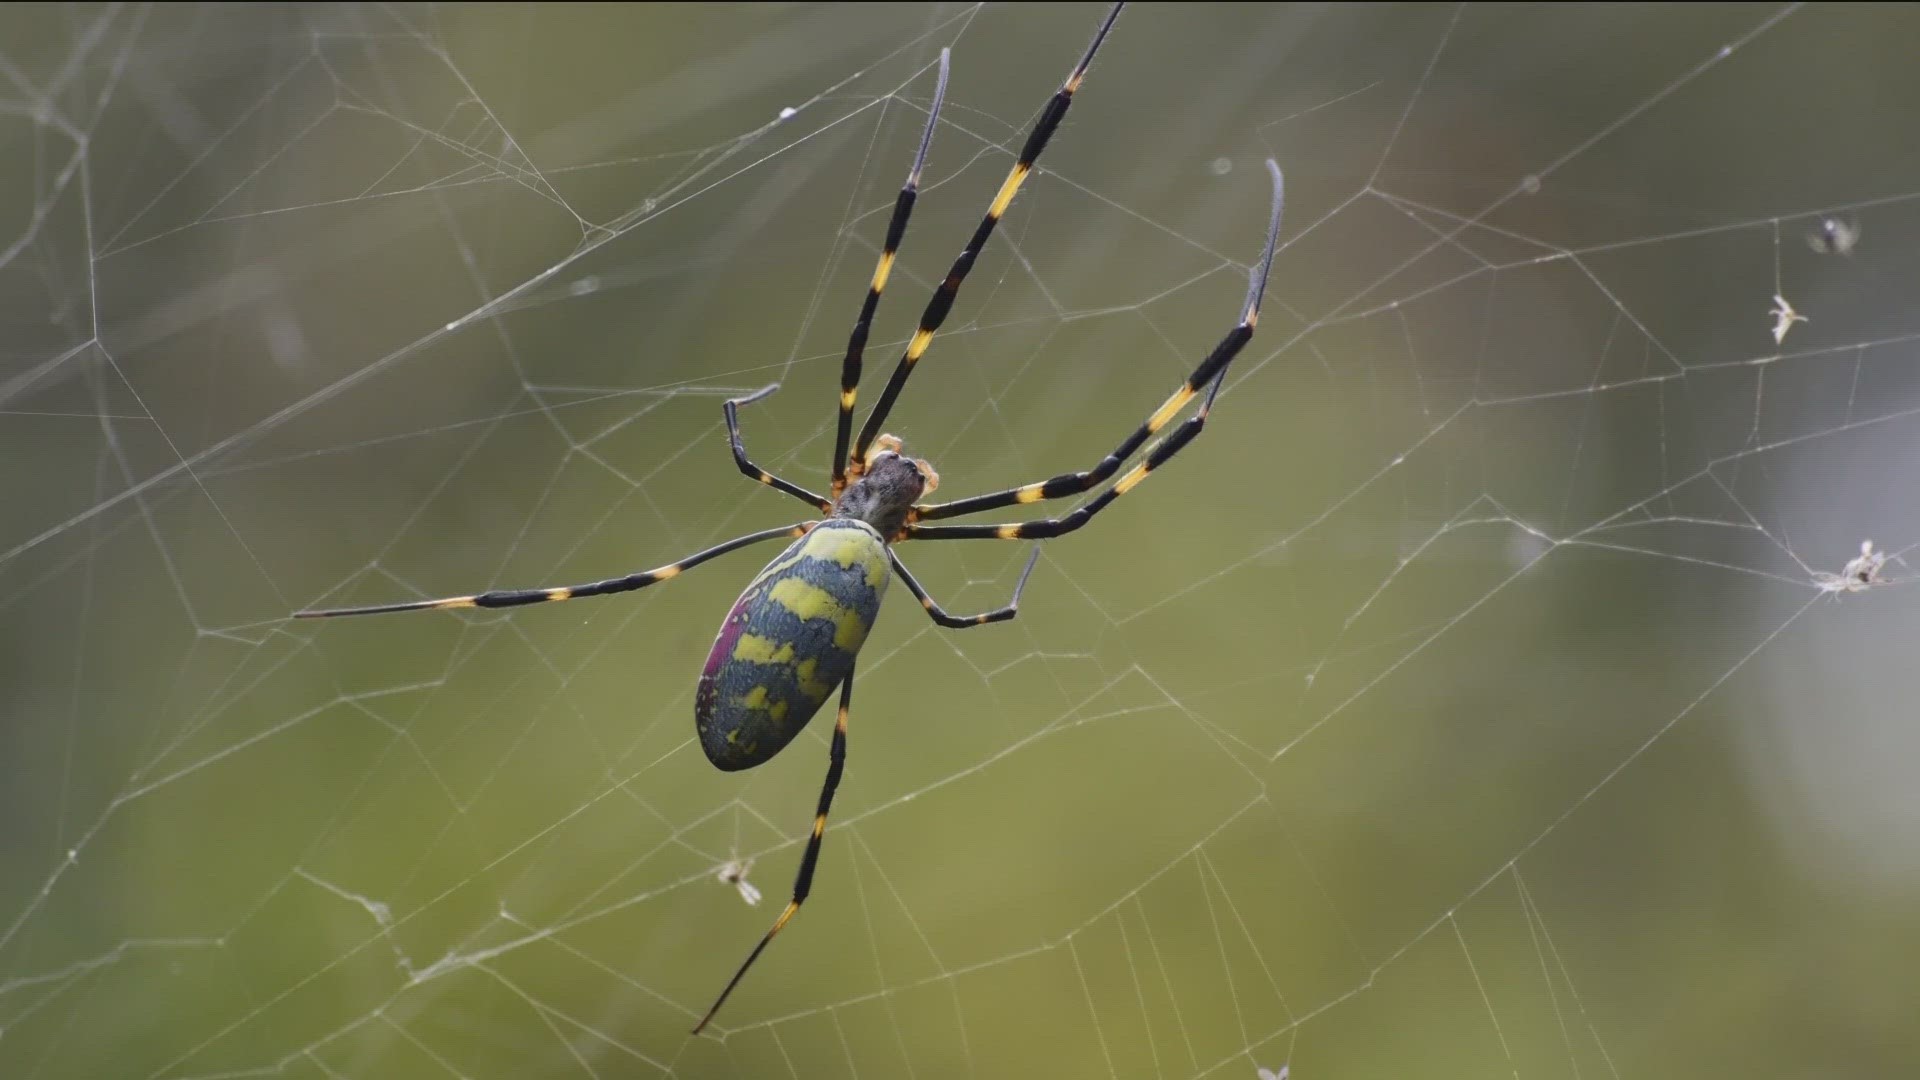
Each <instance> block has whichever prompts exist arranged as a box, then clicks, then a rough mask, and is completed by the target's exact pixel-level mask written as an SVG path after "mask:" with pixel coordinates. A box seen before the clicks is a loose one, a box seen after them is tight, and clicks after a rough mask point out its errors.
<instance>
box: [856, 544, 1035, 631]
mask: <svg viewBox="0 0 1920 1080" xmlns="http://www.w3.org/2000/svg"><path fill="white" fill-rule="evenodd" d="M887 557H888V558H889V559H892V560H893V572H894V573H896V574H899V575H900V580H901V581H904V582H906V583H907V591H908V592H910V593H912V594H913V598H914V599H915V600H918V601H920V606H921V607H923V608H925V609H926V611H927V615H928V616H929V617H931V618H932V619H933V621H934V622H936V623H939V624H940V625H941V626H944V627H946V628H948V629H950V630H962V629H965V628H966V627H969V626H984V625H986V624H987V623H995V622H1006V621H1007V620H1008V619H1011V618H1013V617H1014V616H1015V615H1018V614H1019V613H1020V594H1021V593H1023V592H1026V591H1027V579H1028V578H1030V577H1032V576H1033V564H1034V563H1037V562H1039V561H1040V549H1039V548H1037V547H1036V548H1034V549H1033V554H1031V555H1029V556H1027V565H1026V568H1025V569H1023V570H1021V571H1020V580H1019V581H1018V582H1016V583H1015V584H1014V586H1013V599H1011V600H1008V601H1007V605H1006V606H1005V607H997V608H994V609H993V610H992V611H983V612H981V613H980V614H978V615H950V614H948V613H947V609H946V608H943V607H941V606H940V604H939V602H937V601H936V600H934V598H933V597H932V596H929V595H928V594H927V590H926V589H924V588H921V586H920V583H919V582H918V581H915V580H914V577H913V574H912V573H910V572H909V571H908V570H907V564H906V563H903V562H901V561H900V553H899V552H897V551H895V550H893V549H892V548H888V549H887Z"/></svg>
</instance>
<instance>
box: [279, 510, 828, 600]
mask: <svg viewBox="0 0 1920 1080" xmlns="http://www.w3.org/2000/svg"><path fill="white" fill-rule="evenodd" d="M817 524H819V522H817V521H803V522H800V523H799V524H797V525H782V526H780V527H779V528H777V529H763V530H761V531H760V532H757V533H748V534H747V535H745V536H741V537H736V538H734V539H732V540H729V541H727V542H726V543H724V544H715V545H714V546H713V547H710V548H708V549H706V550H705V551H696V552H694V553H693V554H692V555H689V556H687V557H686V558H684V559H681V560H680V561H679V562H676V563H668V564H667V565H666V566H661V567H657V568H655V569H652V570H643V571H641V572H640V573H637V574H628V575H627V576H625V577H617V578H607V579H606V580H605V581H593V582H588V583H587V584H585V585H562V586H559V587H556V588H548V589H504V590H496V591H493V592H483V593H475V594H474V595H472V596H448V597H443V598H441V599H439V600H410V601H407V602H405V603H400V604H376V605H374V606H372V607H352V608H327V609H323V610H314V611H296V612H294V613H293V617H294V618H296V619H329V618H333V617H335V616H340V615H386V614H389V613H391V612H395V611H441V610H445V609H449V608H504V607H520V606H522V605H525V604H550V603H554V602H556V601H560V600H578V599H580V598H582V597H586V596H607V595H610V594H612V593H623V592H632V591H634V590H635V589H644V588H646V587H647V586H649V585H655V584H658V583H660V582H662V581H666V580H667V579H669V578H674V577H679V576H680V573H681V572H682V571H684V570H691V569H693V568H694V567H696V566H699V565H700V564H701V563H703V562H706V561H707V560H708V559H712V558H716V557H718V556H721V555H725V554H726V553H727V552H729V551H738V550H739V549H741V548H743V547H746V546H748V545H750V544H758V543H760V542H761V541H762V540H775V539H778V538H780V537H783V536H785V537H800V536H805V535H806V534H807V532H808V530H810V529H812V528H813V527H814V526H815V525H817Z"/></svg>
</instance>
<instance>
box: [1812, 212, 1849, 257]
mask: <svg viewBox="0 0 1920 1080" xmlns="http://www.w3.org/2000/svg"><path fill="white" fill-rule="evenodd" d="M1859 242H1860V224H1859V222H1856V221H1848V220H1846V219H1844V218H1838V217H1834V216H1833V215H1831V214H1829V215H1828V216H1826V217H1823V218H1821V219H1820V221H1819V223H1818V224H1816V225H1814V227H1813V231H1812V232H1810V233H1808V234H1807V246H1808V247H1810V248H1812V249H1813V250H1814V251H1816V252H1818V253H1819V254H1821V255H1851V254H1853V247H1854V245H1855V244H1858V243H1859Z"/></svg>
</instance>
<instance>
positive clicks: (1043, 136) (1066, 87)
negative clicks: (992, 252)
mask: <svg viewBox="0 0 1920 1080" xmlns="http://www.w3.org/2000/svg"><path fill="white" fill-rule="evenodd" d="M1125 6H1126V5H1124V4H1115V5H1114V6H1113V9H1112V10H1111V11H1109V12H1107V17H1106V18H1105V19H1103V20H1101V22H1100V29H1099V30H1098V31H1096V32H1095V33H1094V35H1093V42H1092V43H1091V44H1089V45H1088V46H1087V51H1086V53H1085V54H1083V55H1082V56H1081V57H1080V62H1079V63H1078V64H1075V65H1074V67H1073V71H1072V73H1070V74H1069V75H1068V76H1067V81H1066V82H1064V83H1062V84H1061V85H1060V89H1058V90H1056V91H1054V94H1053V97H1052V98H1050V99H1048V101H1047V106H1046V108H1044V109H1042V110H1041V111H1040V119H1038V120H1036V121H1034V125H1033V129H1032V130H1031V131H1029V132H1028V133H1027V141H1026V143H1025V144H1024V145H1023V146H1021V148H1020V157H1019V158H1018V159H1017V160H1016V161H1015V162H1014V163H1013V168H1012V170H1010V171H1009V172H1008V173H1007V178H1006V179H1005V180H1003V181H1001V182H1000V191H999V192H998V193H997V194H996V195H994V197H993V202H992V203H990V204H988V206H987V212H986V215H985V216H984V217H982V218H981V219H980V224H979V225H978V226H977V227H976V228H975V229H974V230H973V235H972V236H971V237H969V238H968V239H967V244H966V246H965V247H963V248H961V249H960V254H959V255H958V256H956V257H955V258H954V260H953V265H952V266H951V267H949V268H948V269H947V276H946V278H945V279H944V280H942V281H941V282H940V286H939V287H938V288H936V289H935V290H934V291H933V296H932V298H931V299H929V300H928V301H927V307H926V310H925V311H923V312H922V313H921V314H920V326H919V328H918V329H916V330H915V331H914V332H913V337H912V338H911V339H909V340H908V342H907V351H906V352H905V353H903V354H902V355H901V357H900V362H899V363H898V364H896V365H895V366H894V369H893V374H892V375H891V376H889V377H888V378H887V385H886V387H885V389H883V390H881V391H880V400H879V401H878V402H876V403H875V404H874V406H873V411H872V412H871V413H868V414H867V422H866V423H864V424H862V425H861V426H860V437H859V439H857V440H855V442H854V444H853V456H852V459H851V462H852V464H851V467H852V468H853V470H854V473H855V475H858V474H859V470H860V468H861V466H862V464H863V463H864V462H865V460H866V456H867V447H869V446H871V445H873V440H874V439H876V438H878V437H879V435H880V425H882V424H884V423H886V419H887V413H888V411H890V410H891V409H892V408H893V403H894V400H895V399H896V398H898V397H899V396H900V389H901V388H902V387H904V386H905V385H906V384H907V376H908V375H911V374H913V365H915V364H917V363H919V362H920V357H921V356H922V355H923V354H924V353H925V352H926V351H927V344H928V343H929V342H931V341H932V340H933V335H934V333H935V332H936V331H938V330H939V329H940V324H941V323H944V322H946V321H947V313H948V312H949V311H951V310H953V300H954V297H956V296H958V295H959V294H960V283H961V282H963V281H965V280H966V278H967V272H968V271H970V270H972V269H973V263H974V260H975V259H978V258H979V257H980V249H981V248H983V247H985V246H986V243H987V238H988V237H990V236H992V235H993V227H994V226H995V225H997V224H999V222H1000V217H1001V215H1003V214H1005V213H1006V212H1007V207H1008V206H1009V205H1011V204H1012V203H1013V197H1014V196H1015V195H1017V194H1019V193H1020V185H1021V184H1024V183H1026V181H1027V176H1028V174H1030V173H1032V172H1033V163H1034V162H1035V161H1036V160H1038V159H1039V157H1040V152H1041V151H1042V150H1045V149H1046V148H1047V140H1049V139H1051V138H1053V133H1054V131H1055V130H1056V129H1057V128H1059V126H1060V120H1061V118H1062V117H1064V116H1066V115H1067V107H1068V106H1069V105H1072V104H1073V95H1074V92H1075V91H1077V90H1079V89H1080V80H1082V79H1084V78H1085V77H1086V74H1087V68H1088V66H1090V65H1091V64H1092V63H1093V55H1094V54H1095V53H1096V52H1099V51H1100V43H1101V42H1103V41H1105V40H1106V38H1107V31H1109V30H1111V29H1113V22H1114V20H1115V19H1117V18H1119V17H1120V9H1121V8H1122V7H1125Z"/></svg>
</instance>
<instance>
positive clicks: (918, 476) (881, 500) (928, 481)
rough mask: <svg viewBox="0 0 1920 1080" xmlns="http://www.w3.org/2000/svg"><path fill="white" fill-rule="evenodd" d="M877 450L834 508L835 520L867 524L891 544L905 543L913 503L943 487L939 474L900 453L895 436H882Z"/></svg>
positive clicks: (876, 441)
mask: <svg viewBox="0 0 1920 1080" xmlns="http://www.w3.org/2000/svg"><path fill="white" fill-rule="evenodd" d="M874 447H875V449H874V451H873V453H871V454H869V455H867V464H866V468H865V469H863V470H861V472H860V476H859V479H857V480H855V481H853V483H851V484H849V485H847V489H846V491H844V492H842V493H841V495H840V499H839V501H838V502H836V503H834V504H833V516H834V517H837V518H855V519H858V520H860V521H864V522H866V523H867V524H869V525H871V526H873V527H874V528H875V529H877V530H879V532H880V535H881V536H884V537H886V538H887V539H889V540H900V539H905V535H906V526H907V522H908V521H909V520H910V519H911V518H912V515H913V504H914V502H915V501H916V500H918V499H919V498H920V496H922V495H925V494H926V493H927V492H929V491H932V490H933V489H934V488H936V487H939V486H940V474H939V473H936V472H934V471H933V466H931V465H929V464H927V463H926V462H925V461H922V460H920V459H919V458H910V457H907V456H906V455H904V454H902V453H900V451H899V448H900V440H899V439H898V438H896V437H894V436H892V435H882V436H880V438H879V439H877V440H875V442H874Z"/></svg>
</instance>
